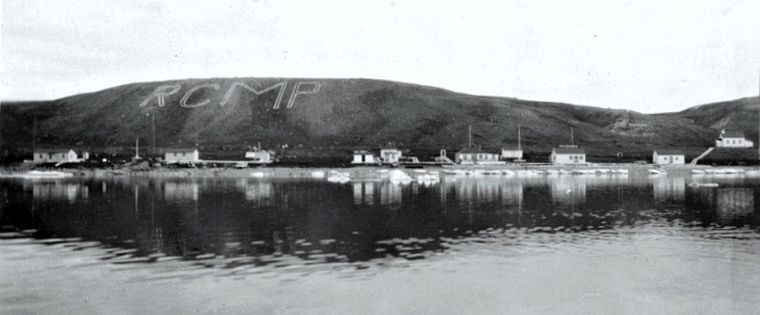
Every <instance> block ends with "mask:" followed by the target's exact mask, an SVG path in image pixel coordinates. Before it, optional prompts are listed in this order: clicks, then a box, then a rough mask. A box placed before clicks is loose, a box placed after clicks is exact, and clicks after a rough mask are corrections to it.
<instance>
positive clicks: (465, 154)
mask: <svg viewBox="0 0 760 315" xmlns="http://www.w3.org/2000/svg"><path fill="white" fill-rule="evenodd" d="M454 160H455V161H456V162H457V163H459V164H499V163H501V161H500V160H499V154H496V153H490V152H485V151H483V150H481V149H478V148H464V149H462V150H459V152H457V153H456V154H455V155H454Z"/></svg>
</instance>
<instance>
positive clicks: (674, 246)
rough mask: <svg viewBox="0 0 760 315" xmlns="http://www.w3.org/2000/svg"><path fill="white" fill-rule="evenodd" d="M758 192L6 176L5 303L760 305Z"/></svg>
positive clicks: (603, 178) (521, 180)
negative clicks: (35, 179) (19, 177)
mask: <svg viewBox="0 0 760 315" xmlns="http://www.w3.org/2000/svg"><path fill="white" fill-rule="evenodd" d="M695 181H696V182H716V183H719V187H717V188H712V187H711V188H707V187H691V186H690V185H689V183H692V182H695ZM758 201H760V179H758V178H749V177H747V178H745V177H700V178H692V177H691V176H690V175H688V174H687V175H678V174H676V175H668V176H657V177H649V176H645V175H637V174H632V175H631V176H609V175H599V176H561V177H548V176H538V177H516V176H512V177H505V176H493V177H477V178H474V177H454V176H444V177H442V180H441V182H440V183H437V184H432V185H421V184H417V183H412V184H409V185H398V184H391V183H390V182H387V181H365V182H351V183H347V184H334V183H327V182H325V181H323V180H317V179H254V178H251V179H148V178H111V179H66V180H48V181H46V180H43V181H40V180H37V181H32V180H10V179H0V226H1V229H2V230H1V231H0V232H2V234H0V311H3V312H7V313H12V314H24V313H31V314H34V313H71V314H87V313H140V314H142V313H186V312H199V313H215V312H218V313H330V314H335V313H353V314H357V313H598V314H607V313H610V312H612V313H636V314H638V313H684V314H686V313H689V314H693V313H724V314H725V313H756V312H757V306H758V305H760V211H759V210H758Z"/></svg>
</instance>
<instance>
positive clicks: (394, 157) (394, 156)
mask: <svg viewBox="0 0 760 315" xmlns="http://www.w3.org/2000/svg"><path fill="white" fill-rule="evenodd" d="M380 159H382V160H383V163H398V161H399V159H401V150H399V149H396V148H383V149H380Z"/></svg>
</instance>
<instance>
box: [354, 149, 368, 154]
mask: <svg viewBox="0 0 760 315" xmlns="http://www.w3.org/2000/svg"><path fill="white" fill-rule="evenodd" d="M369 153H370V152H369V151H367V150H354V154H369Z"/></svg>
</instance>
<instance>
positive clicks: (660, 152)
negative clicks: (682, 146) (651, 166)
mask: <svg viewBox="0 0 760 315" xmlns="http://www.w3.org/2000/svg"><path fill="white" fill-rule="evenodd" d="M654 152H655V153H657V155H684V154H683V152H682V151H678V150H654Z"/></svg>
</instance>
